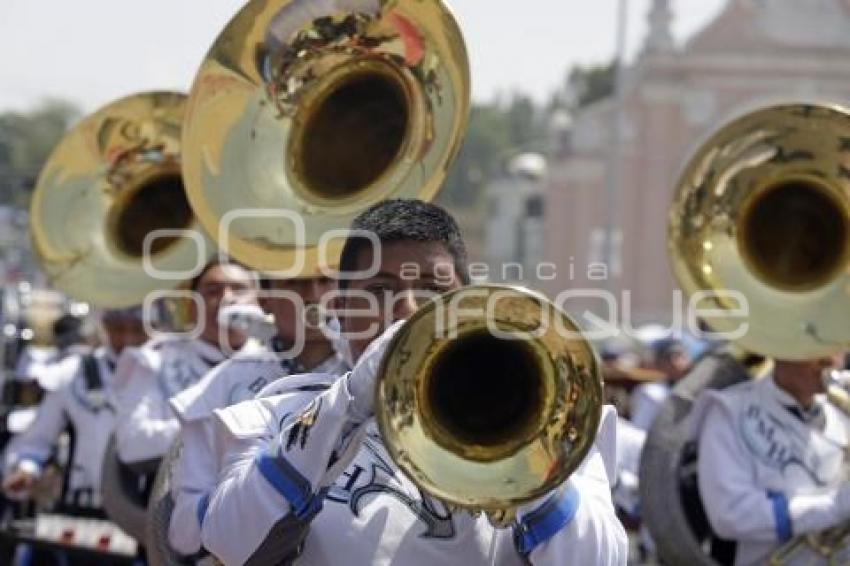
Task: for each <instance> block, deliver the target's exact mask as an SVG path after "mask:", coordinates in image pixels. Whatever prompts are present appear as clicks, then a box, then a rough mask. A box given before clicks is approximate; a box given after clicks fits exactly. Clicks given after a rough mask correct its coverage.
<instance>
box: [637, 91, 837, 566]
mask: <svg viewBox="0 0 850 566" xmlns="http://www.w3.org/2000/svg"><path fill="white" fill-rule="evenodd" d="M848 140H850V109H848V108H845V107H843V106H841V105H838V104H815V103H805V102H799V103H786V104H776V105H772V106H767V107H764V108H760V109H758V110H755V111H753V112H749V113H747V114H744V115H743V116H740V117H738V118H737V119H735V120H732V121H731V122H728V123H727V124H725V125H724V126H722V127H721V128H719V129H718V130H717V131H716V132H714V133H713V134H712V135H711V136H710V137H709V138H708V139H707V140H706V141H705V143H703V144H702V145H701V146H700V147H699V149H698V150H697V151H696V152H695V153H694V154H693V155H692V157H691V158H690V160H689V161H688V163H687V165H686V166H685V167H684V169H683V171H682V174H681V177H680V180H679V183H678V185H677V188H676V191H675V196H674V199H673V205H672V207H671V209H670V223H669V236H668V250H669V255H670V262H671V264H672V266H673V271H674V273H675V275H676V278H677V279H678V281H679V284H680V286H681V287H682V289H683V291H684V292H685V293H686V294H687V295H690V296H694V295H696V294H702V298H701V299H699V300H698V301H697V303H696V304H697V305H698V306H699V307H700V308H701V309H703V311H702V312H703V313H704V314H705V315H706V316H705V317H704V320H705V322H706V323H707V324H708V325H709V326H710V327H711V328H712V329H713V330H714V331H717V332H726V333H733V332H735V331H736V330H740V329H744V330H745V332H743V333H742V334H740V335H738V336H734V337H733V344H731V348H730V349H729V350H726V351H719V352H715V353H713V354H711V355H709V356H706V357H705V358H704V359H702V360H701V361H699V362H698V363H697V364H696V365H695V367H694V368H693V369H692V370H691V371H690V372H689V374H688V375H687V376H686V377H685V378H684V379H682V380H681V381H680V382H679V383H677V384H676V386H675V388H674V389H673V392H672V394H671V396H670V398H669V399H668V400H667V401H666V403H665V405H664V406H663V407H662V409H661V411H660V413H659V416H658V418H657V419H656V421H655V423H654V424H653V426H652V428H651V430H650V431H649V435H648V436H647V440H646V444H645V446H644V450H643V454H642V457H641V471H640V485H641V500H642V501H641V508H642V512H643V518H644V520H645V521H646V523H647V525H648V527H649V530H650V532H651V533H652V535H653V537H654V538H655V540H656V544H657V549H658V553H659V556H660V557H661V558H662V559H663V560H664V561H665V562H668V563H671V564H679V563H682V564H684V563H689V564H704V565H716V564H717V562H715V561H714V560H713V559H712V558H711V557H710V556H708V554H707V553H706V552H705V547H706V540H705V539H706V537H707V536H708V535H709V534H710V531H709V526H708V522H707V520H706V519H705V517H704V515H701V514H700V512H699V511H697V510H698V509H700V499H699V496H698V493H697V491H696V474H695V470H696V466H697V459H696V458H697V454H696V449H695V448H696V447H695V444H694V442H693V441H692V439H691V433H690V420H689V419H688V415H689V412H690V410H691V408H692V404H693V402H694V400H695V399H696V398H697V397H698V396H699V394H700V393H701V392H702V391H703V390H705V389H708V388H712V389H722V388H724V387H728V386H730V385H733V384H735V383H739V382H742V381H745V380H747V379H751V378H753V377H757V376H758V375H761V374H764V373H765V372H766V370H768V369H769V364H770V359H771V358H778V359H785V360H805V359H815V358H821V357H824V356H828V355H831V354H833V353H836V352H838V351H840V350H842V349H843V348H846V347H847V345H848V344H850V326H848V324H847V320H848V316H850V301H848V298H850V297H848V293H850V143H848ZM742 325H744V326H742ZM732 350H737V353H736V354H733V353H732ZM765 360H767V361H765ZM830 389H831V388H830ZM830 394H831V396H834V392H833V391H830ZM839 530H840V529H839ZM847 532H850V530H848V529H847V528H846V526H845V528H844V532H843V533H840V532H839V533H838V535H840V536H838V537H837V538H838V539H839V540H840V539H843V538H844V537H846V534H847ZM835 534H836V532H828V533H826V535H827V537H826V538H827V539H830V541H829V542H830V544H831V543H832V542H834V540H832V538H831V537H833V535H835ZM809 542H810V541H808V540H806V541H801V540H797V541H795V543H793V546H791V547H786V548H785V549H783V552H786V551H787V552H788V553H789V554H791V553H797V552H803V553H806V552H812V548H816V547H817V543H818V542H824V541H818V540H814V544H811V545H809ZM830 544H827V545H826V546H828V547H829V548H828V550H830V551H831V550H834V547H833V546H830ZM807 546H808V548H805V547H807ZM818 550H822V549H818ZM774 558H775V559H776V560H777V562H776V563H785V562H784V561H785V559H786V557H780V556H779V555H776V556H775V557H774Z"/></svg>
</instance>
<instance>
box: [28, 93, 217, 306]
mask: <svg viewBox="0 0 850 566" xmlns="http://www.w3.org/2000/svg"><path fill="white" fill-rule="evenodd" d="M185 102H186V97H185V96H184V95H181V94H177V93H172V92H152V93H144V94H137V95H134V96H130V97H127V98H124V99H121V100H118V101H116V102H113V103H111V104H109V105H108V106H106V107H104V108H102V109H101V110H99V111H98V112H95V113H94V114H92V115H90V116H88V117H87V118H85V119H84V120H83V121H82V122H80V123H79V124H78V125H77V126H76V127H75V128H73V130H72V131H71V132H70V133H68V134H67V135H66V136H65V137H64V138H63V139H62V141H61V142H60V143H59V145H58V146H57V147H56V149H55V150H54V151H53V153H52V154H51V156H50V158H49V159H48V161H47V163H46V164H45V166H44V168H43V169H42V171H41V174H40V175H39V178H38V183H37V185H36V188H35V192H34V193H33V198H32V205H31V208H30V230H31V234H32V240H33V248H34V249H35V251H36V253H37V255H38V258H39V260H40V262H41V265H42V268H43V269H44V271H45V273H46V274H47V277H48V279H49V281H50V283H51V284H52V285H54V286H56V287H57V288H59V289H61V290H62V291H64V292H66V293H67V294H69V295H70V296H72V297H74V298H75V299H77V300H80V301H87V302H90V303H92V304H95V305H98V306H101V307H124V306H131V305H136V304H139V303H141V302H142V299H143V298H144V297H145V295H146V294H147V293H148V292H150V291H153V290H156V289H162V288H168V287H174V286H176V285H177V284H178V283H180V281H178V280H171V281H170V280H163V279H160V278H157V277H152V276H150V275H148V274H147V273H146V269H145V265H144V261H143V255H144V254H145V237H146V236H148V235H149V234H151V233H152V232H153V231H154V230H158V229H190V230H195V231H199V230H200V228H199V227H198V226H197V225H196V223H195V221H194V217H193V215H192V210H191V208H190V207H189V202H188V200H187V198H186V194H185V191H184V190H183V183H182V181H181V174H180V131H181V125H182V122H183V115H184V110H185ZM150 243H151V245H150V249H149V255H148V258H149V260H150V263H151V264H152V266H153V267H154V268H156V269H159V270H161V271H168V272H172V273H174V272H177V271H185V270H190V269H192V268H193V267H194V266H195V264H196V263H197V255H198V254H203V253H204V250H203V249H198V247H197V246H196V244H195V242H194V241H192V240H189V239H186V238H175V237H161V238H156V239H152V240H150ZM201 263H203V257H202V258H201Z"/></svg>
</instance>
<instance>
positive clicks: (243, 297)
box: [115, 260, 257, 468]
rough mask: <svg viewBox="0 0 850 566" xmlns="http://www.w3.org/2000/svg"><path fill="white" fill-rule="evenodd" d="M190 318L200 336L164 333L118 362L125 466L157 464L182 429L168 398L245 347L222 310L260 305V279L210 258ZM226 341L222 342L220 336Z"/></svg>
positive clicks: (119, 431)
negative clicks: (225, 325) (223, 324)
mask: <svg viewBox="0 0 850 566" xmlns="http://www.w3.org/2000/svg"><path fill="white" fill-rule="evenodd" d="M190 290H191V291H193V292H194V293H196V299H197V300H193V301H190V302H189V313H190V319H191V320H192V321H193V322H195V323H196V324H198V325H199V327H200V333H199V336H198V337H197V338H189V337H184V336H179V337H163V338H155V339H153V340H150V341H149V342H147V343H146V344H145V345H144V346H142V347H141V348H132V349H130V350H128V351H127V352H126V353H125V354H124V355H123V356H121V360H120V362H119V364H118V369H117V374H116V382H117V398H118V413H119V417H120V418H119V421H118V426H117V428H116V430H115V434H116V437H117V449H118V456H119V458H120V459H121V461H122V462H124V463H125V464H129V465H133V466H138V467H140V468H147V467H152V465H151V464H153V463H154V462H156V461H158V460H159V459H160V458H162V456H164V455H165V453H166V452H167V451H168V448H169V447H170V446H171V443H172V442H173V441H174V438H175V436H176V435H177V431H178V430H179V428H180V425H179V424H178V421H177V417H176V415H175V414H174V413H173V411H172V410H171V407H170V406H169V405H168V400H169V399H170V398H171V397H173V396H174V395H176V394H177V393H179V392H181V391H183V390H184V389H186V388H187V387H189V386H191V385H192V384H194V383H197V382H198V380H200V378H201V376H203V375H204V374H205V373H207V372H208V371H209V370H211V369H212V368H213V367H215V366H217V365H218V364H220V363H221V362H223V361H224V360H225V359H227V358H228V357H229V356H230V354H232V353H233V352H234V351H236V350H238V349H239V348H241V347H242V345H243V344H244V342H245V337H244V336H243V335H241V334H239V333H237V332H232V331H230V330H228V329H222V328H221V327H220V325H219V320H218V314H219V310H220V309H221V308H222V307H223V306H226V305H228V304H235V303H250V304H256V293H257V282H256V278H255V276H254V275H253V273H251V272H250V271H248V270H247V269H245V268H244V267H242V266H240V265H238V264H235V263H226V262H221V261H219V260H215V261H211V262H209V263H208V264H207V265H206V266H205V267H204V268H203V270H202V271H201V273H199V274H198V275H197V276H196V277H195V278H194V279H193V280H192V283H191V287H190ZM222 336H224V337H225V338H226V343H221V337H222Z"/></svg>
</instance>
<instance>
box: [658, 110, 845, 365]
mask: <svg viewBox="0 0 850 566" xmlns="http://www.w3.org/2000/svg"><path fill="white" fill-rule="evenodd" d="M848 112H849V111H848V110H847V109H846V108H843V107H841V106H838V105H834V104H829V105H828V104H824V105H815V104H780V105H776V106H770V107H767V108H763V109H760V110H757V111H754V112H751V113H749V114H746V115H744V116H743V117H741V118H739V119H737V120H734V121H732V122H730V123H728V124H726V125H725V126H723V127H722V128H720V129H719V130H718V131H717V132H716V133H714V134H713V135H712V136H711V137H710V138H709V139H708V141H707V142H706V143H704V144H703V145H702V146H701V147H700V148H699V150H698V151H697V152H696V153H695V154H694V155H693V156H692V157H691V159H690V161H689V162H688V164H687V165H686V167H685V168H684V171H683V173H682V175H681V177H680V180H679V183H678V185H677V189H676V194H675V197H674V201H673V206H672V208H671V211H670V220H669V237H668V249H669V252H670V260H671V263H672V266H673V271H674V272H675V274H676V277H677V279H678V280H679V283H680V285H681V287H682V289H683V290H684V291H685V293H686V295H688V296H691V297H694V299H693V305H694V306H695V307H696V308H698V309H700V312H701V313H702V315H703V316H702V318H703V319H704V321H705V322H707V323H708V324H709V325H710V326H711V327H712V328H713V329H714V330H716V331H719V332H727V333H728V332H735V331H736V330H741V329H742V328H743V329H744V330H746V332H744V334H743V336H741V337H740V338H736V342H737V343H738V344H739V345H741V346H742V347H743V348H745V349H746V350H748V351H752V352H758V353H760V354H763V355H767V356H773V357H777V358H781V359H810V358H815V357H819V356H823V355H828V354H830V353H833V352H835V351H836V350H839V349H842V348H845V347H846V346H847V344H848V343H850V325H848V324H847V320H848V319H850V301H848V289H850V271H848V267H850V175H848V172H850V144H848V143H847V140H848V139H850V113H848ZM704 291H707V292H708V293H705V294H704V295H703V296H702V298H699V295H696V293H699V292H704ZM729 291H734V292H738V293H740V294H741V295H742V296H743V297H745V299H746V304H745V303H744V302H743V301H741V300H739V298H736V297H733V296H730V295H729V294H728V292H729ZM747 314H748V316H746V315H747ZM742 325H746V326H742Z"/></svg>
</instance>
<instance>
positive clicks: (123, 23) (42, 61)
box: [0, 0, 724, 111]
mask: <svg viewBox="0 0 850 566" xmlns="http://www.w3.org/2000/svg"><path fill="white" fill-rule="evenodd" d="M243 3H244V2H243V0H203V1H199V0H145V2H131V1H128V0H117V1H116V0H73V1H64V0H47V1H46V2H36V1H33V0H0V53H2V54H3V55H2V60H0V111H4V110H8V109H18V110H26V109H27V108H29V107H31V106H33V105H34V104H36V103H37V102H38V101H40V100H41V99H43V98H45V97H48V96H61V97H64V98H67V99H70V100H72V101H74V102H76V103H78V104H80V105H81V106H82V107H83V108H84V109H85V110H94V109H95V108H97V107H99V106H100V105H102V104H105V103H107V102H109V101H110V100H113V99H115V98H117V97H119V96H123V95H126V94H130V93H133V92H137V91H140V90H150V89H160V88H165V89H177V90H187V89H188V87H189V85H190V84H191V81H192V77H193V76H194V74H195V70H196V68H197V65H198V62H199V61H200V59H201V58H202V57H203V55H204V53H205V52H206V50H207V48H208V47H209V45H210V43H211V42H212V41H213V40H214V39H215V36H216V35H217V33H218V31H219V30H220V29H221V27H222V26H223V25H224V24H225V23H226V22H227V20H228V19H229V18H230V17H231V16H232V15H233V14H234V13H235V12H236V11H237V10H238V9H239V7H240V6H242V4H243ZM627 3H628V11H629V26H628V46H629V50H630V52H631V53H634V52H635V51H636V49H637V48H638V47H639V46H640V44H641V42H642V40H643V38H644V36H645V34H646V24H645V22H646V13H647V11H648V9H649V5H650V3H651V2H650V0H628V2H627ZM723 3H724V0H673V9H674V11H675V14H676V20H675V23H674V34H675V36H676V37H677V39H679V40H681V39H682V38H684V37H686V36H687V35H689V34H690V33H692V32H693V31H694V30H695V29H698V28H699V27H701V26H702V25H704V24H705V23H706V22H707V21H708V20H709V19H710V18H711V17H712V16H714V15H715V14H716V13H717V12H718V11H719V10H720V8H721V7H722V5H723ZM616 5H617V0H581V1H579V0H523V1H522V2H514V1H510V0H454V1H453V2H452V7H453V8H454V11H455V13H456V14H457V16H458V19H459V20H460V22H461V26H462V27H463V29H464V34H465V37H466V41H467V46H468V49H469V52H470V58H471V64H472V71H473V84H474V91H473V96H474V97H475V98H476V99H477V100H490V99H492V98H493V97H494V96H496V95H497V94H498V93H509V92H511V91H517V90H518V91H522V92H526V93H529V94H531V95H533V96H534V97H535V98H538V99H544V98H545V97H546V96H547V95H548V93H550V92H551V91H552V90H553V89H554V88H555V86H556V85H558V84H560V82H561V80H562V78H563V76H564V74H565V73H566V70H567V69H568V68H569V67H570V66H571V65H572V64H574V63H584V64H586V63H593V62H601V61H606V60H608V59H610V57H611V56H612V55H613V52H614V44H615V21H616V17H615V16H616V14H615V12H616Z"/></svg>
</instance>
